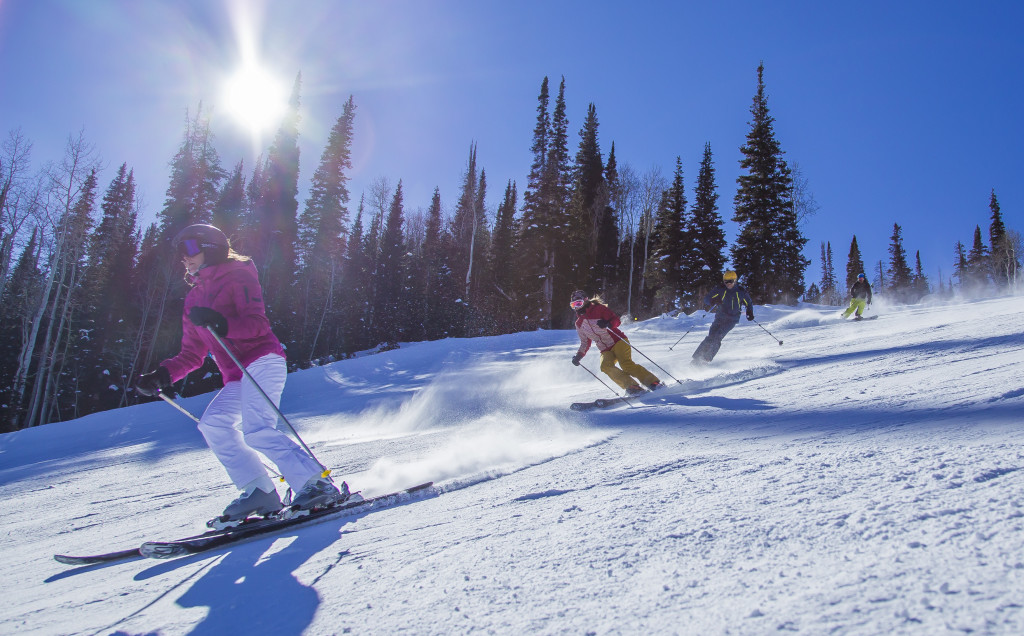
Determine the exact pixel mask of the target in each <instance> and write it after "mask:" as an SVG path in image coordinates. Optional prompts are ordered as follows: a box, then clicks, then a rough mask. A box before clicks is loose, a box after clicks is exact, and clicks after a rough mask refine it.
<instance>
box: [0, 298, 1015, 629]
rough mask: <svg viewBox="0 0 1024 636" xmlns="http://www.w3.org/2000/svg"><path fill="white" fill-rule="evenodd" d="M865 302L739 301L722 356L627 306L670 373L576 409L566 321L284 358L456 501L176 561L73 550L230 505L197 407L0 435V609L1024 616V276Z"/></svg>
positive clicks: (450, 619) (154, 624)
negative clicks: (594, 407)
mask: <svg viewBox="0 0 1024 636" xmlns="http://www.w3.org/2000/svg"><path fill="white" fill-rule="evenodd" d="M872 309H873V310H874V311H880V313H881V316H880V318H879V319H878V320H873V321H870V322H861V323H841V322H840V320H839V319H838V317H837V316H838V311H837V310H835V309H833V308H824V307H817V306H802V307H801V308H799V309H793V308H785V307H760V308H758V311H757V315H758V319H759V322H760V323H761V324H762V325H763V326H764V327H765V328H767V329H768V330H769V331H770V332H771V333H772V334H773V335H774V336H776V337H777V338H779V339H782V340H784V345H783V346H779V345H778V343H777V342H776V341H775V340H773V339H771V338H770V337H769V336H768V335H767V334H766V333H765V332H764V331H762V330H761V329H760V328H758V326H757V325H755V324H752V323H747V322H746V321H742V322H741V325H740V326H738V327H737V328H736V329H735V330H733V332H732V333H730V334H729V336H727V338H726V340H725V342H724V344H723V347H722V351H721V353H720V354H719V356H718V358H716V360H715V364H714V365H712V366H711V367H706V368H694V367H691V366H690V365H689V364H688V363H689V355H690V353H691V352H692V350H693V348H694V347H696V345H697V343H698V342H699V341H700V339H701V338H702V337H703V335H704V334H705V333H706V326H707V324H709V323H710V317H706V316H700V317H698V316H697V315H695V316H693V317H689V318H687V317H679V318H671V317H667V316H663V317H661V318H657V319H653V320H649V321H645V322H643V323H636V324H633V325H630V326H629V328H628V331H627V332H628V333H629V335H630V338H631V340H632V342H633V343H634V345H635V346H636V347H638V348H639V349H638V350H640V349H642V351H643V353H644V354H645V355H635V356H634V358H635V359H636V360H637V361H638V362H641V363H642V364H644V365H645V366H648V368H651V370H652V371H654V372H655V373H657V374H658V375H659V376H661V377H662V379H664V380H669V378H668V377H667V374H666V373H663V372H662V371H666V370H667V371H668V372H670V373H671V375H672V376H674V377H675V378H676V379H678V380H679V384H678V385H674V386H669V387H668V388H666V389H664V390H662V391H658V392H656V393H653V394H651V395H649V396H646V397H644V398H643V399H642V400H638V401H637V403H636V404H635V405H634V407H630V406H628V405H616V406H614V407H611V408H609V409H607V410H599V411H591V412H587V413H582V414H580V413H573V412H571V411H569V410H568V408H567V406H568V404H569V403H570V402H573V401H580V400H592V399H595V398H596V397H602V396H609V397H610V395H609V394H608V391H607V389H605V388H604V387H601V386H600V385H598V384H597V383H596V382H594V380H593V378H591V377H590V376H589V375H587V374H585V373H582V372H581V371H579V370H577V369H574V368H572V367H571V365H569V363H568V361H569V358H570V357H571V355H572V353H573V351H574V350H575V348H576V346H577V343H578V340H577V339H576V336H575V334H574V333H573V332H572V331H567V332H558V331H550V332H536V333H530V334H514V335H510V336H502V337H495V338H478V339H468V340H446V341H441V342H437V343H414V344H410V345H404V346H403V347H402V348H401V349H399V350H396V351H390V352H386V353H383V354H378V355H373V356H366V357H362V358H357V359H354V360H349V361H345V362H340V363H336V364H333V365H330V366H327V367H323V368H320V369H312V370H308V371H304V372H300V373H296V374H292V375H290V376H289V380H288V386H287V388H286V390H285V396H284V401H283V402H282V408H283V409H284V411H285V412H286V414H288V416H289V418H290V419H291V420H292V421H293V423H294V424H295V425H296V426H297V428H298V429H299V430H300V432H301V433H302V434H303V436H304V439H306V440H307V442H309V443H310V444H311V446H312V447H313V449H314V451H315V452H316V453H317V454H318V457H320V458H321V460H322V461H324V463H326V464H328V465H329V466H333V467H336V468H335V473H334V474H335V476H336V478H338V479H345V480H347V481H348V482H349V483H350V484H351V485H352V486H353V487H354V488H358V489H362V490H364V491H365V492H366V493H367V494H369V495H372V494H379V493H381V492H387V491H389V490H394V489H396V488H401V487H405V486H409V485H412V484H414V483H419V482H422V481H427V480H433V481H435V483H436V484H437V485H436V487H435V492H436V493H439V496H436V497H425V498H422V499H419V500H416V501H413V502H411V503H408V504H405V505H399V506H396V507H393V508H388V509H383V510H378V511H373V512H369V513H355V514H352V515H347V516H343V517H340V518H337V519H333V520H329V521H326V522H324V523H322V524H317V525H313V526H309V527H302V528H297V529H295V530H293V531H290V532H286V533H283V534H281V535H279V536H277V537H273V538H264V539H259V540H254V541H251V542H249V543H244V544H240V545H237V546H233V547H230V548H228V549H223V550H218V551H213V552H211V553H207V554H202V555H195V556H191V557H184V558H179V559H175V560H170V561H165V562H164V561H152V560H138V561H131V562H124V563H115V564H109V565H100V566H88V567H82V568H67V567H66V566H62V565H60V564H58V563H56V562H54V561H53V560H52V555H53V554H54V553H58V552H63V553H74V554H86V553H93V552H101V551H108V550H111V549H122V548H126V547H131V546H133V545H138V544H139V543H141V542H142V541H143V540H147V539H170V538H176V537H179V536H187V535H190V534H194V533H195V532H196V531H198V530H200V529H201V525H202V521H203V520H205V519H206V518H209V517H212V516H215V515H216V514H218V513H219V512H220V509H221V508H222V507H223V505H224V504H225V503H226V502H227V501H229V500H230V499H231V498H232V497H233V496H234V489H233V488H232V487H231V486H230V485H229V484H228V483H227V482H226V479H225V476H224V473H223V469H222V468H221V467H220V466H219V464H217V462H216V461H215V460H214V459H213V457H212V455H211V454H210V453H209V451H207V450H206V449H205V447H204V446H203V443H202V440H201V438H200V437H199V435H198V433H197V432H196V431H195V428H194V425H192V423H190V422H187V421H183V420H184V418H183V417H182V416H181V415H180V414H178V413H176V412H174V411H173V410H171V409H169V408H168V407H167V406H166V405H163V404H161V403H153V404H146V405H141V406H138V407H132V408H129V409H122V410H120V411H115V412H108V413H99V414H94V415H91V416H88V417H86V418H82V419H81V420H78V421H74V422H67V423H61V424H53V425H48V426H45V427H40V428H38V429H31V430H28V431H21V432H19V433H14V434H8V435H3V436H0V484H2V485H3V486H4V491H5V494H6V495H7V502H8V506H9V509H10V510H30V511H33V514H31V515H23V514H15V515H8V517H7V518H6V519H5V524H4V531H3V533H2V535H0V546H2V549H0V565H2V567H3V571H4V572H5V576H4V577H3V582H2V583H0V591H2V593H3V595H4V597H5V603H4V604H3V606H2V607H0V632H2V633H19V634H21V633H25V634H67V633H75V634H78V633H82V634H111V633H117V634H133V633H160V634H187V633H215V632H217V633H224V632H226V633H245V632H247V631H252V632H255V633H270V632H271V631H272V630H273V631H279V632H281V633H308V634H337V633H353V634H360V633H372V634H391V633H397V632H405V633H415V634H452V633H467V632H473V631H481V632H485V633H502V634H505V633H507V634H512V633H516V634H518V633H531V632H537V633H580V634H586V633H593V634H636V633H668V634H673V633H679V634H716V633H729V634H764V633H774V632H798V633H808V634H820V633H841V634H879V633H913V634H944V633H986V634H1019V633H1024V501H1022V498H1021V492H1024V446H1022V442H1024V433H1022V432H1021V422H1022V420H1024V373H1022V371H1024V335H1022V334H1021V331H1022V330H1021V324H1022V323H1021V318H1020V316H1021V313H1022V310H1024V299H1021V298H999V299H986V300H981V301H971V302H963V303H952V304H948V305H942V304H938V305H933V306H914V307H878V306H877V303H876V306H875V307H873V308H872ZM691 326H692V327H694V330H693V332H692V333H690V334H689V336H687V338H685V339H684V340H683V341H682V342H681V343H679V344H678V345H675V346H674V347H673V349H672V350H671V351H669V347H670V346H673V343H675V342H676V340H677V339H678V338H679V335H680V334H682V333H683V332H685V331H686V330H687V329H689V328H690V327H691ZM646 355H649V356H651V357H653V358H654V359H655V360H656V361H657V363H658V365H660V366H661V367H664V369H663V370H659V369H658V368H657V367H655V366H654V365H651V364H649V361H648V360H647V358H646ZM584 364H587V365H589V366H590V368H592V369H594V370H596V356H587V357H586V358H584ZM210 397H211V396H210V395H205V396H195V397H192V398H187V399H183V400H181V402H180V403H181V404H182V405H183V406H185V408H188V409H189V410H191V411H192V412H194V413H197V414H198V413H199V412H201V410H202V408H203V407H204V406H205V404H206V402H207V401H208V400H209V398H210ZM281 489H282V491H283V486H281Z"/></svg>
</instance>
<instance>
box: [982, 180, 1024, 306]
mask: <svg viewBox="0 0 1024 636" xmlns="http://www.w3.org/2000/svg"><path fill="white" fill-rule="evenodd" d="M988 207H989V210H990V211H991V213H992V217H991V218H992V220H991V223H990V224H989V226H988V241H989V245H990V246H991V258H992V277H993V279H994V280H995V281H996V282H997V284H998V285H999V286H1000V287H1004V288H1005V287H1007V286H1009V285H1010V283H1011V282H1012V281H1015V280H1016V279H1017V271H1018V270H1019V269H1020V265H1021V264H1020V257H1019V255H1018V254H1017V252H1016V246H1015V245H1014V242H1013V241H1012V240H1011V239H1010V237H1009V236H1008V235H1007V232H1006V226H1005V225H1004V224H1003V214H1002V212H1001V211H1000V209H999V200H998V199H997V198H996V191H995V189H994V188H993V189H992V194H991V195H990V197H989V202H988Z"/></svg>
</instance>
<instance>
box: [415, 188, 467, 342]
mask: <svg viewBox="0 0 1024 636" xmlns="http://www.w3.org/2000/svg"><path fill="white" fill-rule="evenodd" d="M452 244H453V239H452V237H451V234H450V233H449V232H448V231H446V230H445V229H444V226H443V224H442V219H441V191H440V189H438V188H435V189H434V196H433V197H432V198H431V200H430V209H429V210H428V211H427V227H426V233H425V236H424V239H423V260H424V268H423V269H424V280H423V285H424V294H423V297H424V299H425V305H426V306H425V311H424V316H423V332H424V336H425V337H426V338H427V340H439V339H441V338H447V337H449V336H453V335H455V333H453V327H454V326H456V325H462V324H463V321H464V312H463V305H462V303H461V302H460V300H461V293H462V290H463V288H462V286H461V284H460V283H461V281H460V280H458V277H457V276H456V275H455V274H454V271H453V269H452V266H451V262H450V254H451V252H450V248H451V246H452Z"/></svg>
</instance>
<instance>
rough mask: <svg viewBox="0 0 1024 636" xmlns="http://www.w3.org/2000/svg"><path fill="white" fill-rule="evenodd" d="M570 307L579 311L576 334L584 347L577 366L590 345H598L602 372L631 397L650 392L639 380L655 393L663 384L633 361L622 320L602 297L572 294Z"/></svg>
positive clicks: (576, 359)
mask: <svg viewBox="0 0 1024 636" xmlns="http://www.w3.org/2000/svg"><path fill="white" fill-rule="evenodd" d="M569 306H571V307H572V308H573V310H574V311H575V312H576V333H577V334H579V336H580V348H579V351H577V352H576V355H575V356H573V358H572V363H573V364H575V365H576V366H579V365H580V360H581V359H582V358H583V356H585V355H587V350H588V349H590V343H591V342H594V343H596V344H597V348H598V350H599V351H600V352H601V371H603V372H604V373H605V374H607V376H608V377H609V378H611V379H612V381H613V382H615V384H618V385H619V386H620V387H622V388H623V389H625V390H626V394H627V395H631V396H632V395H640V394H642V393H646V391H645V390H644V389H643V387H641V386H640V384H638V383H637V381H638V380H639V382H640V383H643V384H644V385H646V386H647V388H648V389H650V390H652V391H653V390H654V389H657V388H660V387H661V381H660V380H658V378H657V377H656V376H655V375H654V374H653V373H651V372H650V371H648V370H647V369H645V368H643V367H642V366H640V365H639V364H637V363H636V362H633V359H632V352H633V349H632V347H630V346H629V339H628V338H626V335H625V334H624V333H622V332H621V331H619V324H620V322H619V317H618V316H616V315H615V312H613V311H612V310H611V309H608V307H607V306H606V305H605V304H604V303H603V302H602V301H601V297H600V296H594V297H593V298H587V295H586V293H584V292H583V291H580V290H577V291H574V292H573V293H572V298H571V300H570V302H569ZM616 362H617V363H618V364H619V366H618V367H616V366H615V363H616ZM619 367H621V368H619ZM631 376H632V377H631ZM634 378H636V379H634Z"/></svg>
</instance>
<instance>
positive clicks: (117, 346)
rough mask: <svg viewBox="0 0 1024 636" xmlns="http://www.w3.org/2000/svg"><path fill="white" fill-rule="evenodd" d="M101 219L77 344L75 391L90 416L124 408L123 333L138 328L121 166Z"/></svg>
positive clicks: (130, 207) (130, 211)
mask: <svg viewBox="0 0 1024 636" xmlns="http://www.w3.org/2000/svg"><path fill="white" fill-rule="evenodd" d="M100 207H101V210H102V218H101V220H100V223H99V225H98V226H97V228H96V231H95V232H93V233H92V235H91V237H90V239H89V250H88V251H89V257H88V264H87V266H86V273H85V277H84V280H83V289H82V293H83V298H84V302H85V309H84V312H83V320H82V324H83V327H81V329H83V330H86V331H87V332H88V333H89V337H88V338H82V339H78V340H77V341H76V351H75V354H74V355H75V357H76V359H77V365H78V366H77V369H78V373H79V375H80V377H81V380H80V381H79V382H80V384H79V389H78V390H79V392H80V394H81V395H83V400H85V401H87V404H85V405H84V407H85V408H86V410H87V411H88V412H91V411H94V410H102V409H108V408H114V407H117V406H120V405H123V404H125V403H126V400H127V397H128V394H127V389H128V383H129V382H130V379H131V376H132V375H133V374H134V371H135V369H134V366H133V362H134V360H135V352H134V346H133V345H134V343H133V342H132V341H131V339H129V338H125V335H126V334H129V333H132V332H134V331H135V330H136V329H137V328H138V320H139V313H138V309H137V303H136V298H135V294H134V290H135V289H136V272H135V261H136V258H137V254H138V233H137V230H136V222H137V220H138V211H137V203H136V199H135V177H134V172H132V171H129V170H128V166H127V164H122V165H121V167H120V168H119V169H118V172H117V176H115V178H114V180H113V181H112V182H111V184H110V186H109V187H108V188H107V191H106V194H105V195H104V197H103V202H102V204H101V206H100Z"/></svg>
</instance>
